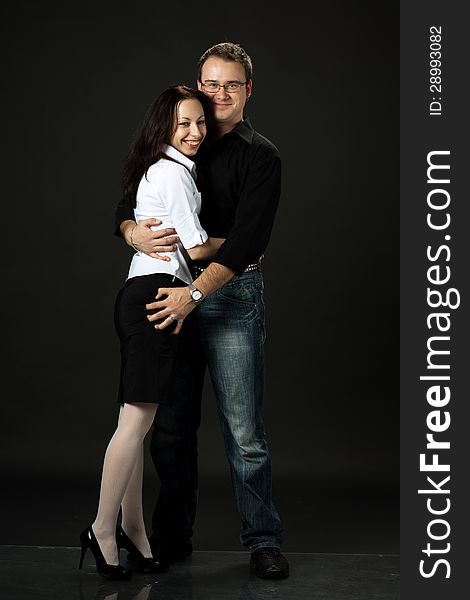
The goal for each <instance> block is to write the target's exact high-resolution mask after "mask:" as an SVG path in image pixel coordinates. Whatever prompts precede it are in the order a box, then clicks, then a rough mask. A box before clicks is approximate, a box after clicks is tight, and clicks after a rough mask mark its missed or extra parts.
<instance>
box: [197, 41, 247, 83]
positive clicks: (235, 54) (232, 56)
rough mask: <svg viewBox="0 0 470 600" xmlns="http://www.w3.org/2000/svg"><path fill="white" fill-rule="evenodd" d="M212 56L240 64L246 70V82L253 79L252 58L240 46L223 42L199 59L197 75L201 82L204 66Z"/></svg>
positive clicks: (208, 50)
mask: <svg viewBox="0 0 470 600" xmlns="http://www.w3.org/2000/svg"><path fill="white" fill-rule="evenodd" d="M211 56H216V57H218V58H222V59H223V60H227V61H229V62H237V63H240V64H241V65H242V67H243V68H244V69H245V77H246V81H250V80H251V79H253V64H252V62H251V58H250V57H249V56H248V54H247V53H246V52H245V50H244V49H243V48H242V47H241V46H240V44H237V43H233V42H221V43H220V44H215V46H211V47H210V48H208V49H207V50H206V51H205V52H204V54H203V55H202V56H201V58H200V59H199V62H198V75H197V77H198V80H199V81H201V71H202V66H203V64H204V63H205V62H206V60H207V59H208V58H210V57H211Z"/></svg>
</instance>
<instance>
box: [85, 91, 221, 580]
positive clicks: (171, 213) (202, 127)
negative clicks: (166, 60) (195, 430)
mask: <svg viewBox="0 0 470 600" xmlns="http://www.w3.org/2000/svg"><path fill="white" fill-rule="evenodd" d="M210 116H211V113H210V105H209V102H208V100H207V98H206V97H205V96H204V94H202V93H201V92H198V91H195V90H192V89H190V88H187V87H185V86H172V87H170V88H168V89H167V90H165V91H164V92H163V93H162V94H160V96H158V98H157V99H156V100H155V101H154V102H153V104H152V105H151V106H150V108H149V110H148V111H147V114H146V116H145V118H144V122H143V124H142V127H141V128H140V130H139V132H138V133H137V136H136V138H135V140H134V142H133V143H132V144H131V147H130V150H129V154H128V157H127V160H126V162H125V165H124V170H123V187H124V192H125V193H127V194H130V196H131V197H134V195H136V206H135V211H134V212H135V217H136V221H139V220H141V219H144V218H150V217H155V218H158V219H160V220H161V222H162V223H165V227H174V228H175V229H176V232H177V234H178V236H179V240H180V241H179V242H178V248H177V250H176V252H171V253H168V255H169V260H168V259H167V260H166V261H162V260H158V259H156V258H152V257H149V256H148V255H146V254H143V253H140V252H137V253H136V254H135V255H134V257H133V259H132V262H131V265H130V269H129V273H128V278H127V280H126V282H125V284H124V286H123V288H122V289H121V290H120V292H119V294H118V297H117V299H116V305H115V323H116V329H117V332H118V335H119V338H120V341H121V357H122V361H121V375H120V387H119V399H118V401H119V403H120V405H121V409H120V413H119V421H118V426H117V429H116V431H115V433H114V435H113V437H112V438H111V440H110V442H109V445H108V448H107V450H106V454H105V458H104V464H103V472H102V479H101V489H100V497H99V504H98V511H97V515H96V518H95V520H94V521H93V523H92V524H91V525H90V526H89V527H87V528H86V529H85V530H84V531H83V532H82V534H81V536H80V541H81V549H82V552H81V557H80V563H79V568H81V567H82V564H83V559H84V556H85V554H86V551H87V549H88V548H90V550H91V551H92V553H93V555H94V558H95V561H96V568H97V571H98V573H99V574H100V575H102V576H103V577H105V578H107V579H129V578H130V577H131V575H132V571H131V570H128V569H125V568H124V567H122V566H121V565H120V564H119V549H120V548H126V549H127V550H128V552H129V554H128V559H129V561H130V562H131V563H132V564H133V567H134V570H136V571H143V572H156V571H159V570H162V567H161V565H160V564H159V563H158V561H156V560H154V558H153V556H152V552H151V550H150V545H149V542H148V538H147V534H146V530H145V524H144V518H143V508H142V477H143V451H144V447H143V441H144V438H145V436H146V434H147V432H148V431H149V429H150V427H151V426H152V423H153V420H154V417H155V415H156V411H157V408H158V405H159V404H164V403H166V404H168V403H170V402H171V397H170V395H169V384H170V380H171V376H172V371H173V364H174V357H175V353H176V349H177V345H178V343H179V342H180V336H181V335H184V333H185V329H186V324H185V326H184V327H183V329H182V332H181V334H179V335H172V332H171V331H169V329H171V328H166V329H164V330H161V331H160V330H157V329H155V327H154V323H151V322H149V321H148V320H147V311H146V309H145V305H146V304H147V303H148V302H151V301H152V300H153V299H154V297H155V293H156V290H157V289H158V288H159V287H173V286H185V285H188V284H189V283H191V282H192V277H191V275H190V272H189V269H188V265H187V262H186V259H185V256H187V255H189V257H191V258H193V259H204V258H210V257H211V256H213V255H214V254H215V252H216V251H217V249H218V248H219V246H220V245H221V244H222V242H223V240H222V239H219V238H208V236H207V234H206V232H205V231H204V230H203V229H202V227H201V225H200V223H199V219H198V213H199V211H200V208H201V195H200V193H199V192H198V190H197V187H196V183H195V178H196V171H195V165H194V162H193V161H192V160H191V157H193V156H194V155H195V154H196V153H197V151H198V149H199V147H200V145H201V144H202V142H203V140H204V138H205V137H206V133H207V127H206V124H207V121H208V119H209V118H210ZM180 327H181V324H179V323H175V328H177V330H179V328H180ZM120 509H121V511H122V518H121V525H120V526H117V521H118V517H119V511H120Z"/></svg>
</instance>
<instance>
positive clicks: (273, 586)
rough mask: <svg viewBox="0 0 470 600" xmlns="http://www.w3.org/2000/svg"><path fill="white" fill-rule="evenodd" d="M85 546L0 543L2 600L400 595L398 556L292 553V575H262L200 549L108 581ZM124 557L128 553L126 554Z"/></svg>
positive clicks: (388, 598) (234, 556)
mask: <svg viewBox="0 0 470 600" xmlns="http://www.w3.org/2000/svg"><path fill="white" fill-rule="evenodd" d="M79 555H80V551H79V549H78V548H66V547H41V546H37V547H35V546H0V581H1V585H0V588H1V597H2V599H3V600H42V599H43V600H55V599H57V600H59V599H60V600H320V599H321V600H370V599H372V598H373V599H374V600H396V599H398V597H399V593H398V583H399V577H398V568H399V559H398V556H396V555H371V554H307V553H286V556H287V557H288V559H289V562H290V565H291V576H290V577H289V578H288V579H284V580H281V581H267V580H262V579H258V578H257V577H256V576H254V575H253V574H251V573H250V572H249V569H248V554H247V553H246V552H212V551H207V552H203V551H196V552H194V553H193V556H192V557H191V558H190V559H188V560H186V561H184V562H180V563H176V564H173V565H172V566H171V568H170V570H169V571H168V572H167V573H163V574H161V575H158V576H151V575H141V574H135V575H134V577H133V578H132V579H131V580H130V581H128V582H106V581H105V580H104V579H102V578H101V577H100V576H99V575H97V573H96V570H95V566H94V563H93V558H92V556H91V554H90V553H88V554H87V557H86V558H85V563H84V565H83V570H82V571H79V570H78V569H77V565H78V560H79ZM121 560H124V558H123V557H121Z"/></svg>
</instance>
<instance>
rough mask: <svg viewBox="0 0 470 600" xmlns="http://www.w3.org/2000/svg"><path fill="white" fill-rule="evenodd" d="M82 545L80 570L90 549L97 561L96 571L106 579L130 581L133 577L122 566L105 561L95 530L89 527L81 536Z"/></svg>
mask: <svg viewBox="0 0 470 600" xmlns="http://www.w3.org/2000/svg"><path fill="white" fill-rule="evenodd" d="M80 543H81V546H82V554H81V556H80V563H79V565H78V568H79V569H81V568H82V565H83V559H84V558H85V554H86V551H87V550H88V548H90V550H91V553H92V554H93V556H94V558H95V561H96V571H97V573H99V574H100V575H101V577H104V578H105V579H114V580H116V579H130V578H131V577H132V571H130V570H129V569H125V568H124V567H123V566H121V565H108V563H107V562H106V561H105V559H104V556H103V553H102V552H101V548H100V546H99V544H98V540H97V539H96V537H95V534H94V533H93V529H92V528H91V526H90V527H87V528H86V529H85V530H84V531H82V533H81V534H80Z"/></svg>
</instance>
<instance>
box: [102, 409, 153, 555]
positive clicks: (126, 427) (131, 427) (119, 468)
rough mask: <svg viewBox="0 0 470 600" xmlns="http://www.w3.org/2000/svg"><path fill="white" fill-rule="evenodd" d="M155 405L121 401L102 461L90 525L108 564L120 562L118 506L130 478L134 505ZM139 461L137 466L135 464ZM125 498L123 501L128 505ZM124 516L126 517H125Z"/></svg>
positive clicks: (130, 494) (131, 496) (130, 493)
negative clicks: (99, 486) (92, 519)
mask: <svg viewBox="0 0 470 600" xmlns="http://www.w3.org/2000/svg"><path fill="white" fill-rule="evenodd" d="M157 406H158V405H157V404H137V403H136V404H124V406H123V407H122V408H121V411H120V415H119V422H118V426H117V429H116V431H115V432H114V435H113V437H112V438H111V440H110V442H109V444H108V447H107V449H106V454H105V457H104V463H103V472H102V476H101V489H100V499H99V503H98V512H97V514H96V518H95V521H94V522H93V524H92V528H93V532H94V534H95V537H96V539H97V541H98V543H99V546H100V548H101V552H102V553H103V556H104V558H105V560H106V562H107V563H108V564H109V565H117V564H119V557H118V550H117V546H116V523H117V519H118V516H119V509H120V507H121V503H122V502H123V499H124V496H125V494H126V489H127V487H128V485H129V483H130V482H131V480H132V484H131V489H130V492H129V498H128V499H127V500H130V499H131V498H133V501H132V503H133V505H135V488H136V485H137V486H138V485H139V482H140V487H141V481H142V474H141V473H140V474H139V472H138V471H137V470H136V467H138V468H140V469H142V465H143V462H142V461H141V458H140V457H142V451H143V441H144V438H145V436H146V434H147V432H148V431H149V429H150V427H151V426H152V423H153V419H154V417H155V413H156V411H157ZM137 463H140V466H139V465H138V464H137ZM127 500H126V504H127ZM140 502H142V496H141V495H140ZM126 518H127V517H126Z"/></svg>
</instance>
